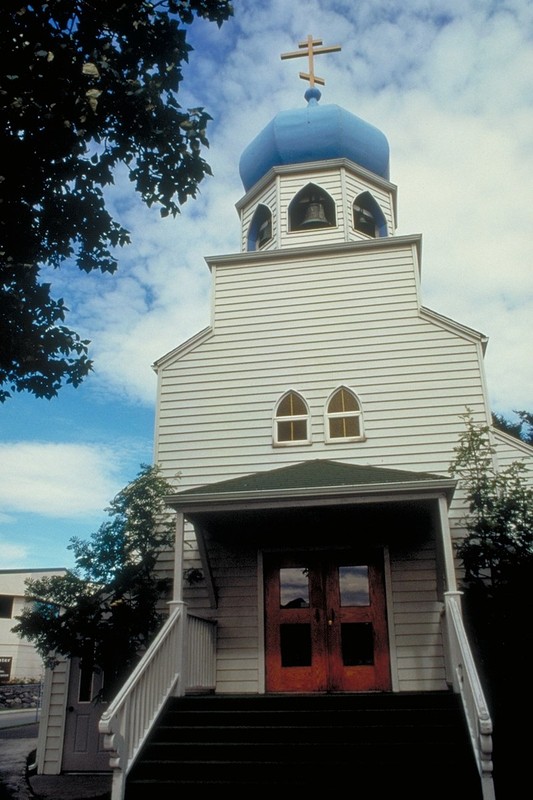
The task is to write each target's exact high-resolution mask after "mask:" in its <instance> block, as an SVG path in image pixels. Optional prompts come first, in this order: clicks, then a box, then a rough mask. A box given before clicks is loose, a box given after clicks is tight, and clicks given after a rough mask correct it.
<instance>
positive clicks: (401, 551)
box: [100, 37, 531, 800]
mask: <svg viewBox="0 0 533 800" xmlns="http://www.w3.org/2000/svg"><path fill="white" fill-rule="evenodd" d="M321 45H322V42H321V40H316V39H313V38H312V37H309V38H308V39H307V40H306V41H305V42H303V43H302V44H301V45H300V47H299V50H297V51H295V52H294V53H287V54H285V56H284V57H287V58H292V57H297V56H300V55H303V56H307V57H308V59H309V72H308V73H302V74H301V77H303V78H304V79H305V80H306V81H307V82H308V84H309V86H308V88H307V90H306V91H305V102H304V103H302V105H301V107H299V108H296V109H292V110H287V111H280V112H279V113H278V114H276V116H275V117H274V118H273V119H272V120H271V122H269V123H268V124H267V125H266V127H265V128H264V129H263V130H262V131H260V132H259V133H258V135H257V136H256V138H255V139H254V140H253V141H252V142H251V143H250V144H249V145H248V147H247V148H246V149H245V151H244V152H243V154H242V157H241V160H240V175H241V179H242V183H243V186H244V195H243V197H242V199H241V200H239V202H238V203H237V212H238V216H239V219H240V226H241V251H240V252H238V253H232V254H225V255H218V256H210V257H208V258H207V259H206V260H207V265H208V267H209V269H210V271H211V276H212V292H213V294H212V320H211V324H210V325H209V326H208V327H207V328H205V329H204V330H201V331H199V332H198V333H197V334H196V335H195V336H193V337H192V338H191V339H189V340H188V341H186V342H184V343H182V344H179V345H178V346H177V347H176V349H174V350H172V351H171V352H170V353H168V354H167V355H164V356H163V357H162V358H160V359H159V360H158V361H157V363H156V364H155V370H156V372H157V376H158V394H157V418H156V433H155V462H156V463H158V464H159V465H160V466H161V469H162V472H163V475H164V476H165V477H167V478H173V477H174V476H175V475H176V474H177V473H179V476H180V479H179V487H178V490H177V491H176V493H175V494H174V495H173V496H171V497H169V498H168V504H169V506H170V508H172V509H173V511H174V512H175V514H176V521H177V525H176V531H177V533H176V548H175V552H173V553H169V558H168V562H167V563H166V564H165V565H163V566H164V567H166V568H168V570H169V571H170V572H171V574H172V575H173V578H174V595H173V600H172V602H171V603H170V613H169V618H168V621H167V622H166V623H165V625H164V627H163V629H162V630H161V632H160V634H159V636H158V637H157V639H156V641H155V642H154V644H153V646H152V647H151V649H150V650H149V651H148V653H147V654H146V656H145V657H144V659H143V661H142V662H141V664H140V666H139V669H138V670H137V671H136V672H135V673H134V674H133V675H132V677H131V679H130V681H129V682H128V684H127V685H126V686H125V687H124V689H123V690H122V691H121V692H120V693H119V695H118V697H117V698H116V700H115V701H114V702H113V703H112V704H111V706H110V707H109V708H108V709H106V710H105V711H104V714H103V716H102V719H101V721H100V731H101V734H103V735H105V747H106V748H107V750H108V751H111V752H110V753H109V752H108V754H107V755H108V756H109V755H111V766H112V767H113V772H114V788H113V800H121V798H123V797H126V800H134V799H135V798H136V797H141V796H143V797H145V796H146V793H147V792H149V791H154V792H156V793H157V796H158V798H166V797H171V796H174V795H173V792H176V791H177V790H178V789H179V787H185V786H186V785H188V786H192V784H193V783H194V782H195V779H196V782H198V783H203V784H212V786H213V787H217V786H226V787H231V788H232V789H233V790H236V791H238V787H239V786H240V787H242V788H241V790H242V791H246V792H247V794H248V792H249V791H250V789H251V787H254V786H256V787H257V786H272V787H275V786H293V787H294V788H306V787H307V788H308V787H311V786H313V787H315V788H326V787H331V786H336V785H338V786H341V785H344V784H343V781H345V780H349V779H350V777H351V780H352V782H354V781H357V780H359V779H361V780H364V778H365V775H366V776H367V773H368V772H369V771H370V770H371V771H372V772H373V775H374V781H375V786H376V787H378V786H379V785H380V782H381V783H382V787H383V791H382V793H381V794H380V793H379V792H378V796H380V797H389V796H391V797H392V796H393V794H392V791H397V792H398V794H402V792H403V793H407V796H409V797H411V798H422V797H428V796H431V797H433V798H435V797H441V796H442V797H444V796H449V792H450V787H452V789H453V786H454V784H455V785H457V786H458V785H462V786H463V789H464V791H463V793H462V794H459V795H456V796H463V797H465V796H468V797H469V798H480V799H481V798H482V800H492V798H494V796H495V795H494V786H493V780H492V760H491V759H492V755H491V742H492V721H491V717H490V713H489V710H488V708H487V704H486V701H485V695H484V692H483V687H482V686H481V683H480V681H479V676H478V674H477V672H476V667H475V664H474V659H473V658H472V653H471V649H470V646H469V643H468V638H467V635H466V632H465V627H464V624H463V620H462V611H461V597H460V565H459V564H458V562H457V559H456V556H455V551H454V541H455V540H456V539H457V538H458V537H460V536H461V535H462V534H463V533H464V531H462V530H461V518H462V516H463V514H464V510H465V509H464V506H463V504H462V502H461V493H460V491H459V489H458V487H457V484H456V481H455V480H453V479H452V478H451V477H450V473H449V466H450V462H451V461H452V458H453V454H454V448H455V447H456V445H457V442H458V439H459V436H460V434H461V433H462V432H463V430H464V419H463V415H464V414H465V411H466V409H470V411H471V413H472V415H473V418H474V420H475V421H476V422H477V423H479V424H483V425H490V424H491V409H490V406H489V401H488V395H487V389H486V384H485V373H484V366H483V358H484V350H485V346H486V338H485V337H484V336H483V335H482V334H480V333H478V332H477V331H475V330H472V329H470V328H469V327H467V326H465V325H462V324H460V323H458V322H455V321H453V320H451V319H448V318H447V317H445V316H443V315H441V314H439V313H438V311H434V310H431V309H429V308H426V307H425V306H424V305H423V303H422V299H421V236H420V235H419V234H412V235H403V236H396V235H395V229H396V225H397V202H396V186H395V185H394V183H392V182H391V180H390V174H389V166H390V165H389V145H388V141H387V138H386V137H385V135H384V134H383V133H382V132H381V131H380V130H378V129H377V128H375V127H374V126H373V125H371V124H369V123H368V122H365V121H363V120H362V119H360V118H358V117H357V116H355V115H354V114H353V113H352V112H351V111H348V110H346V109H344V108H341V107H339V106H337V105H334V104H327V103H324V102H322V101H321V92H320V90H319V89H318V86H317V85H318V84H323V83H324V81H323V80H322V79H321V78H319V77H318V76H317V75H316V74H315V72H314V56H316V55H319V54H321V53H323V52H331V51H333V50H335V49H339V48H336V47H332V48H327V47H322V46H321ZM493 437H494V438H493V443H494V446H495V448H496V451H497V457H498V459H500V463H501V464H505V463H508V462H509V461H511V460H514V459H517V458H519V457H525V456H527V457H529V458H531V449H530V448H528V447H527V446H526V445H523V446H522V444H521V443H520V442H519V441H517V440H514V439H511V438H510V437H509V436H507V435H506V434H504V433H501V432H498V431H496V430H494V431H493ZM319 713H323V714H324V715H325V716H323V717H321V719H322V723H319V722H318V716H319ZM456 713H457V715H458V716H457V720H455V716H454V715H455V714H456ZM168 714H171V715H172V722H169V721H168V719H169V718H168V716H165V715H168ZM298 714H303V718H304V719H305V722H302V717H301V716H300V717H298ZM218 715H220V716H218ZM261 715H263V716H261ZM452 717H453V719H454V720H455V722H454V723H453V724H454V725H455V726H456V727H452V723H451V721H450V720H451V719H452ZM289 719H290V723H289V722H288V720H289ZM315 719H316V720H317V726H318V727H317V728H314V727H313V726H314V724H315ZM363 719H364V720H365V722H363V721H362V720H363ZM393 719H394V723H392V722H391V721H392V720H393ZM231 720H234V723H233V725H232V723H231ZM235 720H239V723H237V722H236V721H235ZM243 720H245V721H243ZM325 720H327V722H325ZM336 723H339V724H340V723H342V730H341V731H339V729H337V728H336V727H335V725H336ZM389 723H391V725H392V724H395V725H397V726H398V727H396V728H395V730H394V732H393V730H392V728H391V727H389ZM204 724H205V726H206V727H205V728H202V727H200V726H202V725H204ZM183 726H184V727H183ZM358 726H359V727H358ZM230 728H232V732H231V733H230V732H228V730H229V729H230ZM174 729H175V730H177V731H178V732H177V733H172V732H171V731H174ZM237 729H238V730H237ZM162 731H163V732H162ZM216 731H218V732H219V733H220V732H221V731H225V732H224V734H221V733H220V735H221V736H222V735H223V737H224V738H223V741H222V740H217V739H216V738H214V737H215V736H216V735H217V734H216ZM231 736H236V737H237V738H236V740H231ZM195 742H196V747H197V748H198V745H199V744H201V745H202V746H203V752H202V754H201V755H200V754H199V753H198V751H197V750H194V743H195ZM180 743H181V749H180ZM373 744H375V745H376V746H375V747H372V745H373ZM165 745H166V747H165ZM254 745H255V747H254ZM158 746H159V750H158ZM161 748H162V750H163V752H164V755H162V754H161ZM229 753H231V755H228V754H229ZM280 764H281V765H282V766H283V765H284V767H285V769H286V772H285V773H284V774H285V775H290V778H286V779H282V778H281V777H280V775H281V772H280V770H279V769H278V767H279V766H280ZM232 769H233V771H232ZM429 787H432V788H431V791H429ZM439 787H442V794H440V793H439ZM252 790H253V789H252Z"/></svg>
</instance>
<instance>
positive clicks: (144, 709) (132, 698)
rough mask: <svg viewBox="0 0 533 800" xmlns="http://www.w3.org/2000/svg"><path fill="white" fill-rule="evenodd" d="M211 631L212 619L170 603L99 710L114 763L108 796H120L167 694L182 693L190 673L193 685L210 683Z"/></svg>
mask: <svg viewBox="0 0 533 800" xmlns="http://www.w3.org/2000/svg"><path fill="white" fill-rule="evenodd" d="M215 631H216V625H215V623H214V622H212V621H209V620H204V619H200V618H198V617H194V616H192V615H189V614H187V612H186V610H185V606H184V604H183V603H172V608H171V612H170V615H169V618H168V619H167V621H166V622H165V624H164V625H163V627H162V628H161V630H160V631H159V633H158V634H157V636H156V638H155V639H154V641H153V642H152V644H151V645H150V647H149V648H148V650H147V651H146V653H145V654H144V656H143V658H142V659H141V661H140V662H139V664H138V665H137V667H136V668H135V670H134V671H133V672H132V674H131V675H130V677H129V678H128V680H127V681H126V683H125V684H124V686H123V687H122V689H121V690H120V691H119V693H118V694H117V696H116V697H115V698H114V700H113V701H112V703H111V704H110V705H109V707H108V708H107V709H106V710H105V711H104V713H103V714H102V717H101V719H100V723H99V731H100V733H103V734H104V747H105V749H106V750H109V751H110V759H109V763H110V766H111V767H112V769H113V782H112V791H111V800H123V798H124V792H125V788H126V777H127V775H128V772H129V771H130V769H131V767H132V766H133V764H134V762H135V759H136V758H137V756H138V754H139V752H140V751H141V749H142V747H143V745H144V743H145V742H146V740H147V738H148V736H149V734H150V732H151V730H152V727H153V725H154V723H155V721H156V720H157V717H158V716H159V714H160V712H161V710H162V709H163V706H164V705H165V703H166V701H167V700H168V699H169V697H176V696H180V695H183V694H184V693H185V691H186V690H187V689H188V688H189V686H190V681H189V677H190V678H191V679H192V680H193V681H194V684H193V688H195V689H196V690H198V689H202V690H211V689H212V688H213V687H214V680H215V659H216V653H215V647H216V643H215ZM204 681H205V684H204Z"/></svg>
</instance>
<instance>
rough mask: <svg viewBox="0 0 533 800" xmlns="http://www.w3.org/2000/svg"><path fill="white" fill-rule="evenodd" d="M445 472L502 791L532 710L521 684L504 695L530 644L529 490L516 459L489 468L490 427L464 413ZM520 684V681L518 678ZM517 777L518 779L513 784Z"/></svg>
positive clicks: (532, 545)
mask: <svg viewBox="0 0 533 800" xmlns="http://www.w3.org/2000/svg"><path fill="white" fill-rule="evenodd" d="M464 419H465V423H466V424H465V430H464V432H463V434H462V435H461V436H460V438H459V442H458V445H457V447H456V449H455V457H454V459H453V461H452V464H451V467H450V471H451V474H452V475H454V476H456V477H458V478H459V480H460V483H461V484H462V486H463V488H464V490H465V492H466V499H467V502H468V514H467V516H466V518H465V520H464V523H465V527H466V531H467V534H466V536H465V538H464V539H463V541H462V542H460V543H459V545H458V548H457V552H458V555H459V557H460V558H461V560H462V563H463V566H464V569H465V582H464V601H465V621H466V623H467V625H468V627H469V629H470V634H471V639H472V642H473V644H474V647H475V651H476V654H477V657H478V665H479V667H480V669H481V672H482V673H483V676H484V679H485V690H486V692H487V697H488V700H489V704H490V706H491V715H492V718H493V721H494V778H495V787H496V794H497V795H498V796H499V792H500V790H501V793H502V796H506V795H507V794H508V793H509V792H511V794H512V787H513V786H515V785H519V784H520V770H522V772H523V778H524V780H525V779H526V776H527V764H528V758H529V752H528V738H527V737H526V736H521V735H520V730H521V728H522V727H523V725H524V721H525V720H527V719H529V717H530V716H531V713H532V712H533V703H532V699H531V693H528V692H527V689H526V690H525V691H524V692H522V693H521V695H520V699H519V700H518V698H517V696H516V695H515V696H514V697H510V696H509V689H510V686H511V682H512V680H513V679H514V678H515V676H517V675H518V674H520V673H519V670H520V665H521V663H522V662H523V658H524V656H525V654H526V653H529V652H531V649H532V648H533V631H532V628H531V621H530V613H529V609H530V607H531V586H532V584H533V488H532V484H531V480H530V478H529V477H528V467H527V464H526V463H525V462H524V461H523V460H516V461H513V462H512V463H510V464H509V465H507V466H505V467H503V468H501V469H496V466H495V461H494V455H495V453H494V448H493V446H492V444H491V440H490V428H489V427H488V426H486V425H476V424H475V422H474V420H473V417H472V414H471V412H470V411H469V410H468V411H467V413H466V414H465V415H464ZM518 685H519V684H518ZM517 781H518V783H517Z"/></svg>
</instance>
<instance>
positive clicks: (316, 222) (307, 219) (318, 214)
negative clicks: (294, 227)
mask: <svg viewBox="0 0 533 800" xmlns="http://www.w3.org/2000/svg"><path fill="white" fill-rule="evenodd" d="M326 225H329V221H328V219H327V217H326V214H325V212H324V206H323V205H322V203H321V202H320V201H316V200H312V201H311V202H310V203H309V205H308V206H307V208H306V210H305V214H304V218H303V220H302V222H301V225H300V227H302V228H320V227H323V226H326Z"/></svg>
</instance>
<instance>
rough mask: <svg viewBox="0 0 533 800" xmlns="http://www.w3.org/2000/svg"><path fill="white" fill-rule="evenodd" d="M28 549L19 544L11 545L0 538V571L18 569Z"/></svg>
mask: <svg viewBox="0 0 533 800" xmlns="http://www.w3.org/2000/svg"><path fill="white" fill-rule="evenodd" d="M28 551H29V548H28V547H26V546H25V545H21V544H12V543H11V542H8V541H6V540H5V539H4V538H2V537H0V552H1V553H2V569H20V565H21V564H22V563H24V561H25V560H26V558H27V556H28Z"/></svg>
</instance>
